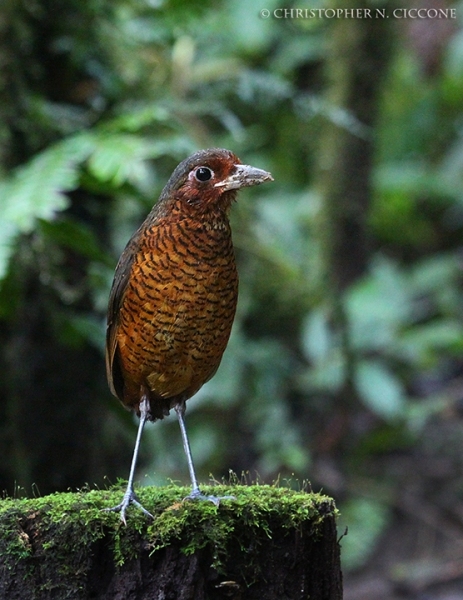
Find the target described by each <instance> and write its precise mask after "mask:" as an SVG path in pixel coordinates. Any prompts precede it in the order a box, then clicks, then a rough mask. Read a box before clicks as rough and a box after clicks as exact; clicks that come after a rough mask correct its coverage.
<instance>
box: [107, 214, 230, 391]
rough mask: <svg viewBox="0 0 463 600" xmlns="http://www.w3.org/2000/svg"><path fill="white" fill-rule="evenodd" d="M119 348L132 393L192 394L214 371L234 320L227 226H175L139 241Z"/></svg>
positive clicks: (121, 315) (122, 316) (122, 314)
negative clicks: (147, 388)
mask: <svg viewBox="0 0 463 600" xmlns="http://www.w3.org/2000/svg"><path fill="white" fill-rule="evenodd" d="M141 239H142V240H143V243H142V244H141V245H140V248H139V249H138V250H137V252H136V254H135V256H134V260H133V263H132V267H131V273H130V277H129V281H128V284H127V288H126V292H125V296H124V300H123V302H122V305H121V308H120V312H119V328H118V333H117V343H118V346H119V355H120V360H121V367H122V372H123V373H124V378H125V379H126V380H129V383H130V384H131V385H129V386H128V387H131V388H133V389H134V390H135V389H136V388H137V386H138V390H139V389H140V387H139V386H140V385H145V386H147V387H149V389H150V390H152V391H153V392H154V393H155V394H156V395H159V396H161V397H163V398H171V397H175V396H180V395H183V396H187V397H189V396H191V395H192V394H194V393H195V392H196V391H197V390H198V389H199V388H200V387H201V385H202V384H203V383H204V382H205V381H207V380H208V379H209V378H210V377H211V376H212V375H213V374H214V372H215V371H216V369H217V367H218V365H219V363H220V360H221V357H222V354H223V352H224V350H225V347H226V344H227V341H228V338H229V335H230V330H231V326H232V323H233V318H234V315H235V309H236V302H237V295H238V277H237V272H236V266H235V260H234V253H233V246H232V241H231V235H230V230H229V227H228V223H227V224H226V226H224V227H223V228H222V229H221V228H213V227H207V226H198V225H196V226H191V225H190V224H188V223H181V222H179V223H173V224H168V225H165V226H164V227H152V228H151V229H149V230H148V231H147V233H146V235H144V236H142V238H141Z"/></svg>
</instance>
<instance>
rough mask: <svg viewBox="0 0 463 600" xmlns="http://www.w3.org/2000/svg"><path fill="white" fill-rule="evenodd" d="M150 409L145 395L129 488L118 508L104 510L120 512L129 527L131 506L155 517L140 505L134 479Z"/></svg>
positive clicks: (122, 519)
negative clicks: (126, 517) (134, 488)
mask: <svg viewBox="0 0 463 600" xmlns="http://www.w3.org/2000/svg"><path fill="white" fill-rule="evenodd" d="M148 408H149V401H148V398H147V397H146V395H145V394H144V395H143V397H142V401H141V402H140V423H139V425H138V431H137V438H136V440H135V448H134V449H133V457H132V464H131V466H130V473H129V480H128V482H127V488H126V490H125V494H124V497H123V498H122V502H121V503H120V504H118V505H117V506H113V507H112V508H105V509H104V510H107V511H114V512H120V513H121V521H122V522H123V523H124V525H127V521H126V519H125V511H126V510H127V507H128V506H129V504H134V505H135V506H137V507H138V508H139V509H140V510H141V511H142V512H144V513H145V515H147V516H148V517H151V518H152V519H154V517H153V515H152V514H151V513H150V512H149V511H147V510H146V508H145V507H144V506H142V505H141V504H140V502H139V501H138V499H137V496H136V494H135V492H134V490H133V479H134V477H135V468H136V466H137V458H138V451H139V449H140V441H141V434H142V433H143V428H144V426H145V423H146V419H147V418H148Z"/></svg>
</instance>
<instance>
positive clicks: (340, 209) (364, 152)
mask: <svg viewBox="0 0 463 600" xmlns="http://www.w3.org/2000/svg"><path fill="white" fill-rule="evenodd" d="M355 6H356V8H364V9H367V8H369V9H370V10H372V11H373V10H374V9H376V8H381V7H380V6H379V5H378V4H377V3H375V5H374V8H373V3H371V2H369V1H367V0H364V1H363V2H359V3H357V4H356V5H355ZM383 6H384V7H386V6H387V4H384V5H383ZM332 8H334V9H336V8H347V6H346V3H345V2H341V1H337V2H333V3H332ZM330 25H331V35H330V36H329V40H330V47H329V52H328V58H327V60H326V63H325V76H326V88H327V93H326V105H327V108H326V110H327V112H328V114H329V118H327V119H326V120H325V124H324V127H323V130H322V133H321V137H320V144H319V148H320V150H319V161H318V190H319V193H320V195H321V199H322V202H321V209H320V215H319V216H320V220H319V226H320V227H319V239H320V244H321V249H322V254H323V268H324V281H325V285H326V291H327V292H328V293H329V295H331V296H332V297H336V296H337V295H338V293H339V292H341V291H342V290H343V289H345V288H346V287H348V286H349V285H350V284H351V283H352V282H353V281H355V280H356V279H357V278H358V277H359V276H360V275H362V274H363V273H364V272H365V269H366V267H367V264H368V258H369V242H368V214H369V207H370V202H371V171H372V166H373V156H374V151H375V147H374V143H375V140H374V137H373V135H374V125H375V122H376V115H377V113H378V102H379V98H380V93H381V89H382V85H383V82H384V77H385V75H386V73H387V67H388V61H389V56H390V51H391V25H390V20H388V19H386V18H369V19H353V18H352V19H351V18H339V19H333V21H331V22H330Z"/></svg>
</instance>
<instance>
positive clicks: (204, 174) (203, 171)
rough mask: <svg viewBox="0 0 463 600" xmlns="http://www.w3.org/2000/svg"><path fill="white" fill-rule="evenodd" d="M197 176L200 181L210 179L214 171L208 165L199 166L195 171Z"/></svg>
mask: <svg viewBox="0 0 463 600" xmlns="http://www.w3.org/2000/svg"><path fill="white" fill-rule="evenodd" d="M195 177H196V179H197V180H198V181H209V179H211V177H212V171H211V170H210V169H209V168H208V167H198V168H197V169H196V171H195Z"/></svg>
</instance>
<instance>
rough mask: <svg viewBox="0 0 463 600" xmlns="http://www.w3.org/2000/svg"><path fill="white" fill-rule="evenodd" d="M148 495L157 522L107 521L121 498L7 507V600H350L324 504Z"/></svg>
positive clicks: (135, 516) (304, 498)
mask: <svg viewBox="0 0 463 600" xmlns="http://www.w3.org/2000/svg"><path fill="white" fill-rule="evenodd" d="M203 490H204V492H205V493H208V494H210V493H213V494H215V495H220V496H223V495H233V496H234V497H235V498H234V499H233V500H223V501H222V502H221V503H220V506H218V507H216V506H215V505H214V504H212V503H211V502H205V501H185V502H184V501H183V500H182V499H183V498H184V497H185V496H186V495H187V494H188V491H189V490H188V489H187V488H181V487H177V486H168V487H162V488H141V489H140V490H139V491H138V494H139V497H140V501H141V502H142V504H143V505H144V506H145V507H146V508H147V509H148V510H150V511H151V512H152V513H153V515H154V516H155V519H154V521H151V520H150V519H148V518H146V517H145V516H144V515H143V514H142V513H141V512H140V511H138V510H137V509H135V508H130V509H129V511H128V515H127V526H124V525H123V524H122V523H121V522H120V519H119V515H118V514H117V513H112V512H104V511H102V510H101V509H102V508H104V507H109V506H113V505H115V504H117V503H118V502H120V500H121V497H122V493H123V491H122V489H119V488H118V489H117V490H115V489H111V490H92V491H81V492H77V493H65V494H53V495H51V496H46V497H43V498H34V499H24V500H11V499H5V500H3V501H0V598H1V599H5V600H6V599H8V600H15V599H18V600H24V599H25V598H27V599H28V600H49V599H52V598H53V600H61V599H63V600H64V598H66V599H72V600H87V599H90V598H94V599H98V600H110V599H111V600H125V599H132V598H133V599H137V600H145V599H146V600H148V599H150V600H161V599H162V600H225V599H231V600H251V599H259V600H277V599H278V600H302V599H304V600H308V599H310V600H340V599H341V598H342V579H341V569H340V553H339V544H338V541H337V535H336V523H335V520H336V508H335V505H334V502H333V500H332V499H331V498H328V497H327V496H322V495H320V494H314V493H307V492H303V491H299V492H296V491H292V490H290V489H286V488H281V487H273V486H266V485H253V486H241V485H238V486H236V485H235V486H214V487H208V486H204V488H203Z"/></svg>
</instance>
